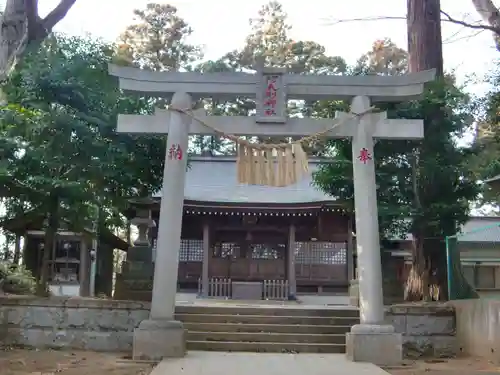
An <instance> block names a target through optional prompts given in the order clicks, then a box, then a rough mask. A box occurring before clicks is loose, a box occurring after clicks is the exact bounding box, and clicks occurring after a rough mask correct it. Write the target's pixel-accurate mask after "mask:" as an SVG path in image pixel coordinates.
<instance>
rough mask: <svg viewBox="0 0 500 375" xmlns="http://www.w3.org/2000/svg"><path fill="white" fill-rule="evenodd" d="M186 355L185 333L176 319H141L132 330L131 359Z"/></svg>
mask: <svg viewBox="0 0 500 375" xmlns="http://www.w3.org/2000/svg"><path fill="white" fill-rule="evenodd" d="M185 355H186V333H185V330H184V327H183V325H182V323H181V322H179V321H176V320H143V321H142V322H141V323H140V324H139V327H137V328H136V329H135V330H134V347H133V359H135V360H152V361H156V360H161V359H162V358H178V357H184V356H185Z"/></svg>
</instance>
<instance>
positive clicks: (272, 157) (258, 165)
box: [173, 107, 375, 187]
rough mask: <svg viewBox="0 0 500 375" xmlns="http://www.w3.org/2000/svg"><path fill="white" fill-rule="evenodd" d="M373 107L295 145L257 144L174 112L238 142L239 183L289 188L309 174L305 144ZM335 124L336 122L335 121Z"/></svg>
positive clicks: (306, 137) (190, 114)
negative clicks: (303, 145) (303, 146)
mask: <svg viewBox="0 0 500 375" xmlns="http://www.w3.org/2000/svg"><path fill="white" fill-rule="evenodd" d="M374 109H375V107H370V108H368V109H367V110H366V111H363V112H361V113H353V114H352V116H350V117H346V118H344V119H342V120H337V122H336V123H335V122H334V124H333V125H332V127H330V128H328V129H325V130H322V131H320V132H317V133H315V134H311V135H308V136H305V137H302V138H301V139H299V140H297V141H294V142H291V143H253V142H249V141H247V140H246V139H243V138H240V137H237V136H235V135H232V134H225V133H224V132H222V131H220V130H219V129H217V128H216V127H213V126H211V125H208V124H207V123H206V122H205V121H203V120H202V119H200V118H199V117H197V116H195V115H194V114H193V111H192V110H182V109H173V110H175V111H177V112H181V113H183V114H186V115H188V116H190V117H191V118H193V119H194V120H196V121H198V122H200V123H201V124H203V125H204V126H206V127H207V128H210V129H211V130H213V132H214V133H215V134H217V135H219V136H221V137H223V138H226V139H229V140H230V141H233V142H235V143H236V147H237V153H238V159H237V168H238V182H239V183H241V184H249V185H266V186H280V187H282V186H288V185H292V184H294V183H296V182H297V181H299V180H300V179H302V178H303V177H304V176H305V174H306V173H308V171H309V162H308V159H307V153H306V152H305V151H304V149H303V148H302V144H305V143H310V142H314V141H316V140H318V139H319V138H321V137H323V136H325V135H327V134H328V133H329V132H331V131H332V130H333V129H335V128H336V127H338V126H340V125H343V124H344V123H346V122H347V121H350V120H352V119H354V118H360V117H362V116H364V115H365V114H367V113H369V112H372V111H373V110H374ZM334 121H335V120H334Z"/></svg>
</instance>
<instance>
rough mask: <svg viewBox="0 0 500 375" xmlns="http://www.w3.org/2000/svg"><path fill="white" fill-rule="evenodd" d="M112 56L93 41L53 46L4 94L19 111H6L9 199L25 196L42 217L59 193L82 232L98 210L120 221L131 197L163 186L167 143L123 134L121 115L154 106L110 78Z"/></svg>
mask: <svg viewBox="0 0 500 375" xmlns="http://www.w3.org/2000/svg"><path fill="white" fill-rule="evenodd" d="M112 51H113V46H110V45H107V44H104V43H102V42H100V41H97V40H92V39H88V38H77V37H65V36H60V35H56V36H54V37H52V38H50V39H48V40H46V41H45V43H44V44H43V46H42V49H41V51H39V52H38V53H37V54H36V55H35V54H33V55H28V56H27V57H26V58H25V59H24V60H23V62H22V64H20V65H19V67H18V70H17V71H15V72H14V73H13V74H12V76H11V79H10V81H9V82H8V83H7V85H6V86H5V88H4V91H5V93H6V94H7V96H8V100H9V103H12V104H10V105H9V106H7V107H4V108H2V110H1V111H0V124H1V125H0V131H1V133H0V135H1V137H0V143H2V144H3V145H6V146H8V147H5V148H3V149H2V152H3V153H4V154H5V157H2V160H3V163H2V168H1V169H0V181H2V180H3V181H6V186H7V189H8V191H7V193H9V194H12V195H14V196H16V197H18V198H19V196H20V195H21V194H24V195H25V196H24V200H25V201H27V202H30V203H31V205H32V207H34V208H37V209H40V210H41V211H43V212H47V211H48V208H47V207H46V205H45V203H46V202H47V201H48V200H47V199H46V198H47V197H48V195H50V194H52V193H55V194H56V195H58V197H59V199H60V201H61V204H62V206H63V210H64V213H63V215H64V216H65V217H68V218H70V219H71V220H72V221H75V222H76V221H78V222H79V225H82V226H83V225H84V224H85V222H84V221H82V220H81V219H82V218H93V217H95V213H93V211H95V208H94V207H95V206H96V205H99V206H100V207H101V208H103V209H107V210H108V213H109V214H110V215H112V216H113V217H115V218H117V217H118V211H119V210H120V209H122V208H123V207H124V206H125V205H126V200H127V198H128V197H130V196H136V195H141V196H144V195H149V194H151V193H152V192H154V191H157V190H158V189H159V186H160V185H161V176H162V170H163V160H164V155H165V142H164V140H161V139H155V138H146V137H132V136H129V135H126V134H117V133H116V121H117V115H118V114H119V113H141V112H142V113H145V112H147V111H150V110H151V105H150V103H149V102H148V101H147V100H145V99H134V98H129V97H125V96H123V94H122V93H121V92H120V90H119V89H118V87H117V82H116V80H114V79H113V77H110V76H109V74H108V73H107V64H108V63H109V62H110V61H111V58H112V53H113V52H112ZM2 156H3V155H2ZM7 193H4V196H5V195H7ZM76 218H79V219H80V220H76ZM73 219H75V220H73Z"/></svg>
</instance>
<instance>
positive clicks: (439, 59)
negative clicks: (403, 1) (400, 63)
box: [405, 0, 444, 301]
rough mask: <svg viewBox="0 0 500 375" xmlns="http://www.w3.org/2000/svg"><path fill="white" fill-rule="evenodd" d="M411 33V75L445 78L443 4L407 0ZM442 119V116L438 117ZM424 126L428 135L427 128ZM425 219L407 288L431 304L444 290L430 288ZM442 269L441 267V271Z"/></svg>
mask: <svg viewBox="0 0 500 375" xmlns="http://www.w3.org/2000/svg"><path fill="white" fill-rule="evenodd" d="M407 8H408V9H407V11H408V13H407V30H408V54H409V64H408V65H409V71H410V73H414V72H419V71H422V70H427V69H436V75H437V78H438V79H441V78H442V77H443V70H444V69H443V45H442V37H441V13H440V10H441V4H440V0H407ZM436 115H437V116H442V114H441V113H436ZM428 126H429V124H424V134H425V133H426V131H425V130H426V127H428ZM418 173H419V160H418V159H415V161H414V163H413V190H414V193H415V206H416V209H417V210H418V211H422V205H421V200H420V193H421V191H422V188H423V186H420V183H421V181H422V179H420V178H419V177H420V176H419V175H418ZM425 227H426V225H425V218H422V217H418V218H414V219H413V225H412V236H413V241H412V267H411V270H410V272H409V275H408V279H407V281H406V285H405V299H406V300H410V301H415V300H416V301H422V300H423V301H428V300H430V299H432V298H431V295H430V290H431V289H436V288H438V290H439V289H442V288H439V286H438V285H432V286H431V285H430V283H431V269H433V268H434V266H435V265H434V262H433V259H431V257H432V254H429V253H428V252H427V251H426V250H427V246H426V243H425V237H426V231H425ZM439 268H441V269H442V265H441V267H439Z"/></svg>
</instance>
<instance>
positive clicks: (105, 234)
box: [0, 212, 128, 296]
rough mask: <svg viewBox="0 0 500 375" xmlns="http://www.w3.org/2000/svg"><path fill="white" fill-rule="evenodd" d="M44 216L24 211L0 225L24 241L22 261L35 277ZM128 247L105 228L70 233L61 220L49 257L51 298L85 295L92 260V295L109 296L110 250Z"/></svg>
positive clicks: (88, 289) (40, 257)
mask: <svg viewBox="0 0 500 375" xmlns="http://www.w3.org/2000/svg"><path fill="white" fill-rule="evenodd" d="M44 222H45V216H44V215H41V214H38V213H34V212H27V213H26V214H24V215H19V216H17V217H15V218H12V219H8V220H5V221H4V222H2V223H0V227H2V228H4V229H5V230H8V231H10V232H11V233H14V234H16V236H18V237H22V238H24V241H23V243H24V245H23V249H22V261H23V264H24V265H25V266H26V268H27V269H28V270H30V271H31V272H32V274H33V275H34V276H35V277H38V276H39V275H40V272H41V269H42V262H43V254H44V251H45V249H44V239H45V231H44V230H43V229H42V228H44ZM127 248H128V244H127V243H126V242H125V241H123V240H121V239H120V238H118V237H117V236H115V235H114V234H113V233H112V232H111V231H110V230H109V229H108V228H100V229H99V234H98V235H96V233H94V232H93V231H92V230H90V229H84V230H82V231H74V230H72V227H71V225H70V224H69V223H68V222H67V221H64V220H63V221H62V222H61V224H60V229H59V230H58V231H57V234H56V241H55V243H54V248H53V249H51V254H50V256H49V264H48V267H49V274H48V277H49V279H48V282H49V289H50V291H51V292H52V293H53V294H55V295H69V296H89V295H90V294H91V284H92V281H91V276H92V273H91V265H92V262H93V261H95V265H96V267H95V280H94V285H95V294H96V295H97V294H105V295H108V296H111V295H112V283H113V250H114V249H122V250H127Z"/></svg>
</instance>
